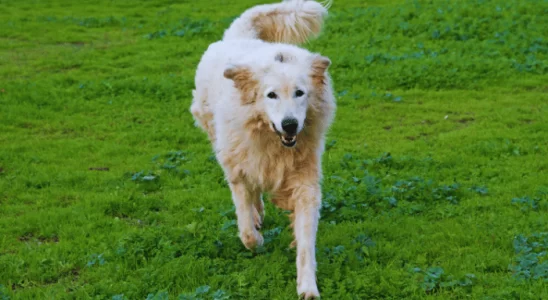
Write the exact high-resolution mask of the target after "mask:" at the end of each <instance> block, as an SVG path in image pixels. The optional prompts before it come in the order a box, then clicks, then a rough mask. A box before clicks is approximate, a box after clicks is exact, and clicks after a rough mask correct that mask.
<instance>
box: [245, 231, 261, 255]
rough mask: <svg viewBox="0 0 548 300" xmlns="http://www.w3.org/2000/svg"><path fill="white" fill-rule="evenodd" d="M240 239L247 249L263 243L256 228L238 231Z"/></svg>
mask: <svg viewBox="0 0 548 300" xmlns="http://www.w3.org/2000/svg"><path fill="white" fill-rule="evenodd" d="M240 239H241V240H242V243H243V244H244V246H245V247H246V248H247V249H249V250H253V249H255V248H257V247H259V246H262V245H263V243H264V239H263V236H262V235H261V234H260V233H259V232H258V231H256V230H253V231H251V230H250V231H247V232H242V233H240Z"/></svg>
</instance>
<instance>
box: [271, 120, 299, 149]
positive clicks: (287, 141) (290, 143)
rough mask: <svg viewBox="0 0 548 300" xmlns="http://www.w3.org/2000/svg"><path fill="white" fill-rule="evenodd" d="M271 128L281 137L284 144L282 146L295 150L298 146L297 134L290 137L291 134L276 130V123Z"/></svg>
mask: <svg viewBox="0 0 548 300" xmlns="http://www.w3.org/2000/svg"><path fill="white" fill-rule="evenodd" d="M271 126H272V129H273V130H274V131H275V132H276V134H278V136H279V137H280V141H281V142H282V145H284V147H287V148H293V147H295V145H297V133H296V132H295V134H291V135H290V134H286V133H282V132H280V131H279V130H278V128H276V125H274V123H271Z"/></svg>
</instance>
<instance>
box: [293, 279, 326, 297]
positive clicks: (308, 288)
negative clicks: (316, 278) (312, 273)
mask: <svg viewBox="0 0 548 300" xmlns="http://www.w3.org/2000/svg"><path fill="white" fill-rule="evenodd" d="M297 294H299V298H301V299H319V298H320V292H319V291H318V287H317V286H316V283H312V282H309V283H306V282H303V283H301V284H299V285H298V287H297Z"/></svg>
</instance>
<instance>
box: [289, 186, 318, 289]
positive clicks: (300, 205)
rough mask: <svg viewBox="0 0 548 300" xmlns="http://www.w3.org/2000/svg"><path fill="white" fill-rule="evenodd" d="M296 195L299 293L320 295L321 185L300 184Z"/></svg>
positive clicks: (295, 225)
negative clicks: (317, 280)
mask: <svg viewBox="0 0 548 300" xmlns="http://www.w3.org/2000/svg"><path fill="white" fill-rule="evenodd" d="M293 195H294V197H295V199H294V200H295V223H294V231H295V238H296V242H297V293H298V294H299V296H303V297H304V298H305V299H310V298H312V297H319V296H320V293H319V291H318V287H317V285H316V231H317V229H318V220H319V218H320V206H321V190H320V187H319V185H314V186H306V185H303V186H300V187H298V188H297V190H295V192H294V193H293Z"/></svg>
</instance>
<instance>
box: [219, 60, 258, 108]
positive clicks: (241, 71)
mask: <svg viewBox="0 0 548 300" xmlns="http://www.w3.org/2000/svg"><path fill="white" fill-rule="evenodd" d="M223 75H224V77H225V78H226V79H230V80H232V81H233V82H234V87H235V88H236V89H238V91H239V92H240V96H241V100H242V104H250V103H253V102H255V99H256V98H257V94H258V89H259V82H258V81H257V79H256V78H255V76H254V74H253V72H252V71H251V70H250V69H249V68H248V67H244V66H230V67H228V68H226V69H225V71H224V73H223Z"/></svg>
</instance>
